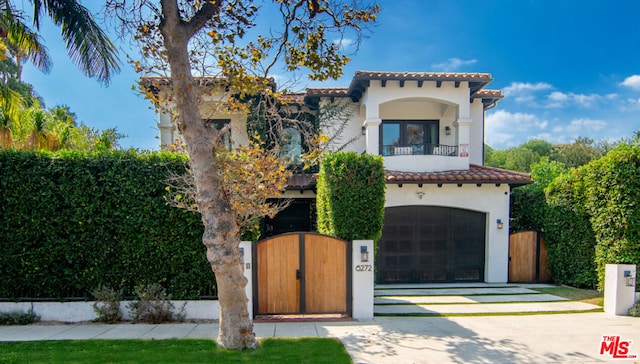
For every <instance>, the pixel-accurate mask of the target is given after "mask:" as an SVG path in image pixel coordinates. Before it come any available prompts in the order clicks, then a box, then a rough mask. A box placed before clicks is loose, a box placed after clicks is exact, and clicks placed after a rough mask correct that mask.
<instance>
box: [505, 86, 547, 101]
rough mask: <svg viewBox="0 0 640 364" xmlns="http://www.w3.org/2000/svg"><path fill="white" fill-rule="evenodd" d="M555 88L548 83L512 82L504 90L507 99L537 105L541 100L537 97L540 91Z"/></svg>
mask: <svg viewBox="0 0 640 364" xmlns="http://www.w3.org/2000/svg"><path fill="white" fill-rule="evenodd" d="M552 88H553V86H551V85H550V84H548V83H546V82H538V83H529V82H512V83H511V85H509V86H507V87H505V88H504V93H505V95H506V96H507V97H509V98H513V100H514V101H516V102H518V103H528V104H533V105H535V104H537V102H536V100H538V99H539V97H537V96H536V95H535V93H536V92H538V91H544V90H550V89H552Z"/></svg>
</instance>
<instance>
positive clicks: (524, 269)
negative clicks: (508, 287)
mask: <svg viewBox="0 0 640 364" xmlns="http://www.w3.org/2000/svg"><path fill="white" fill-rule="evenodd" d="M548 264H549V261H548V258H547V247H546V245H545V242H544V238H543V237H542V236H541V235H540V233H538V232H536V231H523V232H519V233H516V234H511V235H510V236H509V282H511V283H517V282H521V283H522V282H551V275H550V274H549V270H548V268H547V266H548Z"/></svg>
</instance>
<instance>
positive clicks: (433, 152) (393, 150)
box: [380, 144, 469, 172]
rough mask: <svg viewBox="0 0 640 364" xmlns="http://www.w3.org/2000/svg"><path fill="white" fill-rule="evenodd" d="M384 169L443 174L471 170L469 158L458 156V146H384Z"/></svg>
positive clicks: (381, 148) (382, 147)
mask: <svg viewBox="0 0 640 364" xmlns="http://www.w3.org/2000/svg"><path fill="white" fill-rule="evenodd" d="M380 151H381V153H380V154H381V155H382V157H383V159H384V167H385V169H387V170H390V171H404V172H441V171H450V170H464V169H469V158H468V157H466V158H465V157H461V156H459V154H458V146H457V145H455V146H454V145H444V144H410V145H398V144H392V145H382V146H381V147H380Z"/></svg>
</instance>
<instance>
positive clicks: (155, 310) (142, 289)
mask: <svg viewBox="0 0 640 364" xmlns="http://www.w3.org/2000/svg"><path fill="white" fill-rule="evenodd" d="M136 296H137V298H138V300H137V301H133V302H131V303H129V305H128V308H129V311H130V313H131V318H132V319H133V322H138V321H142V322H146V323H151V324H158V323H162V322H169V321H174V320H179V321H182V319H183V318H184V305H183V306H182V308H181V309H180V312H178V313H177V314H176V313H174V309H175V306H174V305H173V303H171V301H170V300H171V295H169V294H167V291H166V290H165V289H164V288H163V287H162V286H161V285H159V284H157V283H152V284H146V285H142V286H139V287H136Z"/></svg>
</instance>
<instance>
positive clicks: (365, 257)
mask: <svg viewBox="0 0 640 364" xmlns="http://www.w3.org/2000/svg"><path fill="white" fill-rule="evenodd" d="M360 261H361V262H362V263H364V262H368V261H369V251H368V250H367V246H366V245H361V246H360Z"/></svg>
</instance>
